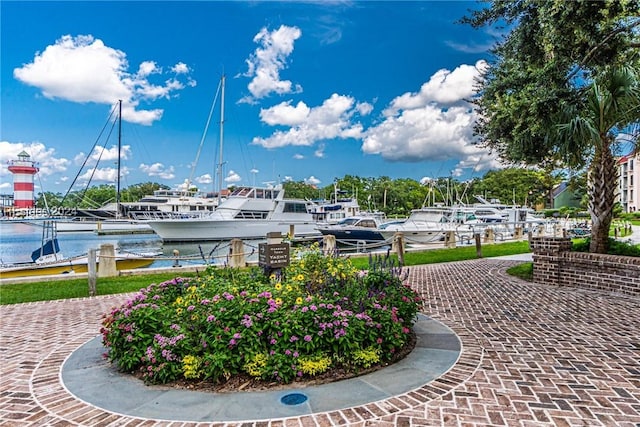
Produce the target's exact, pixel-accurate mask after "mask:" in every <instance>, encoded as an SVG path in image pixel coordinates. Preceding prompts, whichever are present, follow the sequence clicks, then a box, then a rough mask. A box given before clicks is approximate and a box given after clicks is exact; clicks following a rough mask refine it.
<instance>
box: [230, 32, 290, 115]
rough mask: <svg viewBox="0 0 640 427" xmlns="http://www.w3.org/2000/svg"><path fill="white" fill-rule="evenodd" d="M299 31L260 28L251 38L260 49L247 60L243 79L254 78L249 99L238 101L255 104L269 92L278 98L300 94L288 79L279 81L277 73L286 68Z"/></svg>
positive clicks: (250, 84)
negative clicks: (293, 93)
mask: <svg viewBox="0 0 640 427" xmlns="http://www.w3.org/2000/svg"><path fill="white" fill-rule="evenodd" d="M301 35H302V32H301V31H300V29H299V28H297V27H288V26H286V25H281V26H280V28H278V29H277V30H274V31H271V32H269V31H268V30H267V28H262V29H261V30H260V32H259V33H258V34H256V36H255V37H254V38H253V41H254V42H255V43H259V44H260V45H261V47H259V48H257V49H256V50H255V52H254V53H252V54H251V56H250V57H249V59H247V60H246V63H247V67H248V70H247V72H246V73H245V74H244V76H246V77H253V79H252V80H251V82H249V85H248V89H249V92H250V93H251V96H248V97H245V98H243V99H241V100H240V102H249V103H252V102H255V100H256V99H260V98H264V97H266V96H268V95H269V94H271V93H277V94H279V95H282V94H286V93H292V92H296V93H297V92H301V91H302V87H301V86H300V85H294V84H293V83H292V82H291V81H289V80H280V71H281V70H283V69H284V68H285V67H286V65H287V64H286V60H287V57H288V56H289V55H290V54H291V53H292V52H293V44H294V42H295V41H296V40H297V39H299V38H300V36H301Z"/></svg>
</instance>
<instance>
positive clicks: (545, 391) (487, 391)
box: [0, 259, 640, 427]
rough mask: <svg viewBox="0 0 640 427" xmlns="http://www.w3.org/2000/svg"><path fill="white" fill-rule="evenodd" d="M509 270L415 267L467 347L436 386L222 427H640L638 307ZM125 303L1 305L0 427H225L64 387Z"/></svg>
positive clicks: (417, 281) (435, 306) (436, 314)
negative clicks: (77, 359) (108, 407)
mask: <svg viewBox="0 0 640 427" xmlns="http://www.w3.org/2000/svg"><path fill="white" fill-rule="evenodd" d="M513 264H514V262H513V261H506V260H491V259H488V260H475V261H466V262H456V263H449V264H438V265H429V266H420V267H413V268H411V269H410V271H411V274H410V280H411V283H413V284H414V286H415V287H416V289H417V290H419V291H420V292H421V293H422V294H423V295H424V297H425V300H426V302H425V307H424V312H425V313H426V314H428V315H430V316H432V317H433V318H435V319H437V320H439V321H441V322H442V323H444V324H446V325H447V326H449V327H450V328H452V329H453V330H454V331H456V333H457V334H458V335H459V336H460V338H461V340H462V342H463V352H462V355H461V358H460V360H459V362H458V363H457V364H456V365H455V366H454V368H452V370H450V371H449V372H448V373H447V374H445V375H444V376H443V377H441V378H440V379H438V380H437V381H435V382H432V383H430V384H428V385H425V386H424V387H422V388H420V389H417V390H414V391H412V392H410V393H407V394H404V395H401V396H396V397H394V398H392V399H387V400H385V401H380V402H375V403H372V404H368V405H365V406H362V407H358V408H350V409H347V410H341V411H334V412H330V413H322V414H315V415H313V416H305V417H300V418H288V419H286V418H285V419H279V420H264V421H261V422H247V423H227V425H237V426H241V425H242V426H245V425H247V426H249V425H257V426H263V425H264V426H267V425H273V426H314V425H356V426H378V425H380V426H395V425H398V426H441V425H452V426H457V425H460V426H485V425H513V426H536V427H538V426H630V427H639V426H640V300H639V299H637V298H636V299H634V298H629V297H621V296H616V295H611V294H604V293H598V292H590V291H581V290H576V289H568V288H557V287H551V286H545V285H542V284H531V283H526V282H523V281H520V280H518V279H513V278H511V277H509V276H507V275H506V274H505V273H504V269H505V268H506V267H507V266H510V265H513ZM594 268H595V267H594ZM124 299H125V296H123V295H117V296H108V297H97V298H91V299H76V300H67V301H58V302H47V303H35V304H20V305H13V306H2V307H0V314H1V317H0V322H1V327H0V333H1V336H0V362H1V371H0V426H69V425H80V426H124V425H126V426H195V425H198V426H200V425H203V426H204V425H223V424H224V423H208V424H205V423H201V424H195V423H180V422H166V421H165V422H163V421H158V420H145V419H139V418H132V417H126V416H120V415H118V414H113V413H109V412H106V411H104V410H102V409H99V408H95V407H93V406H91V405H89V404H86V403H84V402H81V401H79V400H77V399H75V398H74V397H73V396H72V395H70V394H69V393H68V392H67V391H66V390H65V389H64V387H63V385H62V384H61V383H60V377H59V375H60V367H61V364H62V363H63V362H64V360H65V358H66V357H67V356H68V355H69V354H70V353H71V352H72V351H73V350H74V349H75V348H77V347H78V346H80V345H81V344H83V343H85V342H86V341H88V340H89V339H91V338H93V337H95V336H96V335H97V333H98V329H99V325H100V320H101V316H102V314H103V313H105V312H107V311H108V310H109V309H110V308H111V307H112V306H113V305H119V304H120V303H121V302H122V301H123V300H124ZM185 410H188V408H185Z"/></svg>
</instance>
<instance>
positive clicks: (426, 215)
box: [379, 206, 475, 244]
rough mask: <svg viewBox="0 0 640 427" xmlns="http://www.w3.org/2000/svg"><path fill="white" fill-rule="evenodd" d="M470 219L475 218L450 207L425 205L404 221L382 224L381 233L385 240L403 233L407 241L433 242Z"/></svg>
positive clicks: (412, 212) (473, 219)
mask: <svg viewBox="0 0 640 427" xmlns="http://www.w3.org/2000/svg"><path fill="white" fill-rule="evenodd" d="M470 221H475V218H474V217H472V216H470V215H467V214H465V213H463V212H456V211H454V210H452V209H451V208H450V207H446V206H444V207H424V208H420V209H414V210H412V211H411V214H410V215H409V217H408V218H407V219H406V220H405V221H403V222H395V223H388V224H383V225H381V227H380V228H379V233H380V235H381V236H382V238H383V239H385V240H387V239H392V238H393V236H394V235H395V234H396V233H402V234H403V235H404V238H405V240H406V241H407V243H419V244H423V243H433V242H437V241H440V240H442V239H444V236H445V233H446V232H447V231H450V230H456V229H457V228H458V226H460V225H461V224H468V223H469V222H470Z"/></svg>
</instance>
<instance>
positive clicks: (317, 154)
mask: <svg viewBox="0 0 640 427" xmlns="http://www.w3.org/2000/svg"><path fill="white" fill-rule="evenodd" d="M324 147H325V145H324V144H320V145H319V146H318V149H317V150H316V151H314V152H313V155H314V156H315V157H317V158H319V159H322V158H324Z"/></svg>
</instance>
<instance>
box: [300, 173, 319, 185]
mask: <svg viewBox="0 0 640 427" xmlns="http://www.w3.org/2000/svg"><path fill="white" fill-rule="evenodd" d="M304 182H305V184H309V185H318V184H320V183H321V182H322V181H320V180H319V179H318V178H316V177H315V176H313V175H311V176H310V177H309V178H306V179H305V180H304Z"/></svg>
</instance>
